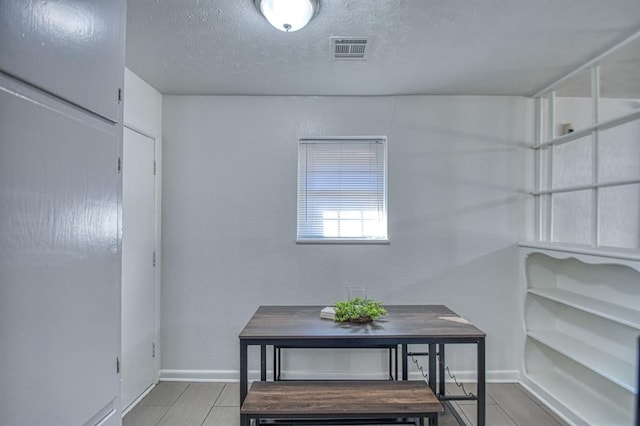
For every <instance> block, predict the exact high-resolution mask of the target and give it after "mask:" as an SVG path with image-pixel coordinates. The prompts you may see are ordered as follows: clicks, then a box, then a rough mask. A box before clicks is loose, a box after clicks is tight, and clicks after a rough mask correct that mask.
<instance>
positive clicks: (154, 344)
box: [151, 342, 156, 358]
mask: <svg viewBox="0 0 640 426" xmlns="http://www.w3.org/2000/svg"><path fill="white" fill-rule="evenodd" d="M155 357H156V342H153V343H151V358H155Z"/></svg>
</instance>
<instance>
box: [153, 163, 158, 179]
mask: <svg viewBox="0 0 640 426" xmlns="http://www.w3.org/2000/svg"><path fill="white" fill-rule="evenodd" d="M156 170H157V167H156V161H155V160H154V161H153V175H154V176H155V175H156Z"/></svg>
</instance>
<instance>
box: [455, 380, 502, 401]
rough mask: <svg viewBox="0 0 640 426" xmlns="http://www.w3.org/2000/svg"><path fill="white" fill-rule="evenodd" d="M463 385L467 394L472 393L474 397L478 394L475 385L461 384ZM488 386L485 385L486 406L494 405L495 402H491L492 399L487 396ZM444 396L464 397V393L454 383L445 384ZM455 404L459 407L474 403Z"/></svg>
mask: <svg viewBox="0 0 640 426" xmlns="http://www.w3.org/2000/svg"><path fill="white" fill-rule="evenodd" d="M463 385H464V390H465V391H467V393H469V392H470V393H472V394H474V395H477V394H478V386H477V385H476V384H475V383H463ZM489 386H490V384H487V395H486V397H487V405H490V404H495V403H496V402H495V401H494V400H493V398H491V395H489V392H488V389H489ZM445 394H446V395H464V392H463V391H462V388H461V387H458V386H456V384H455V383H447V384H445ZM456 403H457V404H460V405H464V404H475V403H476V402H475V401H456Z"/></svg>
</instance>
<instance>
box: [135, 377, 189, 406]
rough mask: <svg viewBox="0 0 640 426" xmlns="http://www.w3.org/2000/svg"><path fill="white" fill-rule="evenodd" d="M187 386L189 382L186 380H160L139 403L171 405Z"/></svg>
mask: <svg viewBox="0 0 640 426" xmlns="http://www.w3.org/2000/svg"><path fill="white" fill-rule="evenodd" d="M187 386H189V383H186V382H160V383H158V384H157V385H156V387H155V388H153V390H152V391H151V392H149V394H148V395H147V396H145V397H144V398H143V399H142V401H140V404H139V405H159V406H162V407H170V406H172V405H173V404H174V403H175V402H176V401H177V400H178V398H179V397H180V395H181V394H182V392H184V390H185V389H186V388H187Z"/></svg>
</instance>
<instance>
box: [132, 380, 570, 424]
mask: <svg viewBox="0 0 640 426" xmlns="http://www.w3.org/2000/svg"><path fill="white" fill-rule="evenodd" d="M465 386H469V385H465ZM469 388H470V389H467V390H468V391H470V392H473V391H474V389H473V388H474V387H473V386H472V385H471V386H469ZM447 392H449V393H452V394H456V393H459V392H460V391H459V390H458V389H457V388H456V387H455V385H447ZM239 393H240V391H239V388H238V384H237V383H186V382H160V383H158V385H157V386H156V387H155V388H154V389H153V390H152V391H151V392H150V393H149V394H148V395H147V396H146V397H145V398H144V399H143V400H142V401H140V403H139V404H138V405H136V406H135V407H134V408H133V409H132V410H131V411H130V412H129V413H128V414H127V415H126V416H125V417H124V419H123V425H124V426H156V425H163V426H238V425H239V424H240V417H239V412H238V410H239V408H238V407H239V403H238V400H239ZM487 393H488V395H487V426H567V423H565V422H564V421H562V420H561V419H560V418H558V417H557V416H556V415H555V414H553V413H552V412H551V411H550V410H549V409H547V408H546V407H545V406H544V405H542V404H541V403H540V402H539V401H537V400H536V399H535V398H534V397H533V396H532V395H530V394H529V393H528V392H527V391H526V390H525V389H524V388H522V387H521V386H520V385H517V384H514V383H501V384H494V383H490V384H488V385H487ZM453 405H454V409H456V410H457V411H458V413H460V415H461V417H462V419H463V420H464V421H465V422H466V424H467V426H475V415H476V408H475V403H474V402H471V401H469V402H459V403H455V404H453ZM456 424H457V423H456V420H455V418H454V417H453V415H451V413H448V412H445V413H444V414H443V415H442V416H440V421H439V425H440V426H454V425H456Z"/></svg>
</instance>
